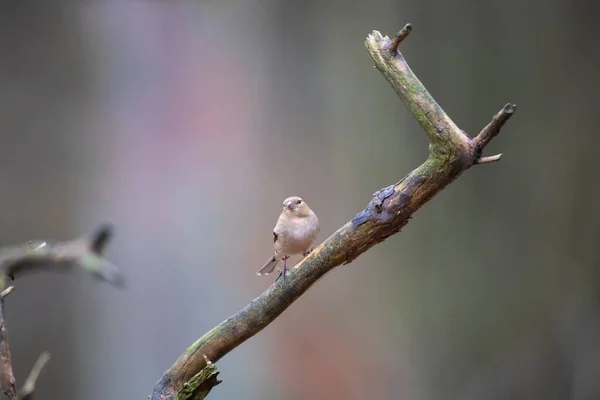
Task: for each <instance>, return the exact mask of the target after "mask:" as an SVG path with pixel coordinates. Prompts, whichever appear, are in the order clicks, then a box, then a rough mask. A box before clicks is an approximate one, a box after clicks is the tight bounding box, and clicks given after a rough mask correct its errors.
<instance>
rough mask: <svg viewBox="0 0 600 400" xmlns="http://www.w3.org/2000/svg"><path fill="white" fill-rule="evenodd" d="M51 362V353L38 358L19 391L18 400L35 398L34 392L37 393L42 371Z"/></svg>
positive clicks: (45, 353) (44, 353)
mask: <svg viewBox="0 0 600 400" xmlns="http://www.w3.org/2000/svg"><path fill="white" fill-rule="evenodd" d="M48 361H50V353H49V352H47V351H45V352H43V353H42V354H40V356H39V357H38V359H37V361H36V362H35V364H34V365H33V368H32V369H31V372H30V373H29V376H28V377H27V379H26V380H25V384H24V385H23V387H22V388H21V390H20V391H19V395H18V397H17V399H16V400H30V399H31V397H32V396H33V392H35V385H36V383H37V381H38V379H39V377H40V374H41V373H42V370H43V369H44V367H45V366H46V364H48Z"/></svg>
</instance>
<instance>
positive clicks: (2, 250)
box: [0, 226, 125, 400]
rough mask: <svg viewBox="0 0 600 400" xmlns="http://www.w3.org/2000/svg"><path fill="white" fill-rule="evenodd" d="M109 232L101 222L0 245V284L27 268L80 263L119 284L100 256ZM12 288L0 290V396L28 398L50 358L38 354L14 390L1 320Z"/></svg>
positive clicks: (56, 267)
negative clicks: (60, 238) (61, 238)
mask: <svg viewBox="0 0 600 400" xmlns="http://www.w3.org/2000/svg"><path fill="white" fill-rule="evenodd" d="M110 236H111V231H110V228H109V227H108V226H103V227H101V228H100V229H98V230H97V231H96V233H95V234H94V235H92V236H91V237H81V238H77V239H73V240H70V241H65V242H56V243H49V242H47V241H31V242H29V243H27V244H22V245H16V246H4V247H0V286H1V287H2V288H4V287H5V284H6V278H10V279H12V280H14V279H15V277H16V276H20V275H23V274H25V273H28V272H34V271H38V270H40V271H41V270H58V271H66V270H69V269H73V268H74V267H80V268H82V269H83V270H85V271H87V272H89V273H91V274H92V275H93V276H95V277H97V278H99V279H103V280H106V281H107V282H110V283H112V284H114V285H117V286H122V285H123V284H124V282H125V280H124V277H123V275H122V274H121V273H120V272H119V270H118V268H117V267H116V266H114V265H113V264H111V263H110V262H108V261H107V260H105V259H104V258H102V251H103V250H104V248H105V247H106V244H107V243H108V240H109V239H110ZM13 290H14V287H13V286H10V287H8V288H6V289H4V290H2V292H1V293H0V400H29V399H31V398H32V396H33V393H34V391H35V386H36V383H37V380H38V378H39V376H40V374H41V372H42V370H43V369H44V367H45V366H46V364H47V363H48V361H49V360H50V353H48V352H44V353H42V354H41V355H40V357H39V358H38V360H37V361H36V363H35V364H34V366H33V368H32V370H31V373H30V374H29V376H28V377H27V379H26V381H25V384H24V385H23V388H22V389H21V391H20V392H19V393H17V391H16V386H15V377H14V374H13V367H12V359H11V354H10V346H9V344H8V331H7V329H6V323H5V321H4V300H5V297H6V296H8V295H9V294H10V293H12V291H13Z"/></svg>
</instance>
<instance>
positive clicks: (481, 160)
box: [473, 153, 502, 164]
mask: <svg viewBox="0 0 600 400" xmlns="http://www.w3.org/2000/svg"><path fill="white" fill-rule="evenodd" d="M501 157H502V153H500V154H496V155H495V156H489V157H481V158H478V159H476V160H475V161H474V162H473V164H489V163H493V162H496V161H500V158H501Z"/></svg>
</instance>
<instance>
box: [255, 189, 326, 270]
mask: <svg viewBox="0 0 600 400" xmlns="http://www.w3.org/2000/svg"><path fill="white" fill-rule="evenodd" d="M319 231H320V227H319V219H318V218H317V215H316V214H315V213H314V212H313V210H311V209H310V207H309V206H308V204H306V202H305V201H304V200H302V199H301V198H300V197H298V196H292V197H288V198H287V199H285V200H284V201H283V210H282V211H281V215H279V219H278V220H277V224H275V228H274V229H273V256H272V257H271V258H270V259H269V261H267V262H266V264H265V265H263V267H262V268H261V269H259V270H258V271H257V272H256V274H257V275H269V274H270V273H271V272H273V270H274V269H275V267H277V264H279V262H280V261H283V269H282V271H281V273H280V275H279V277H281V276H283V277H284V278H285V274H286V272H287V270H288V268H287V260H288V258H290V256H293V255H296V254H302V256H307V255H308V254H310V252H311V251H312V250H313V247H312V246H313V243H314V242H315V239H316V238H317V235H318V234H319ZM279 277H278V278H277V279H279Z"/></svg>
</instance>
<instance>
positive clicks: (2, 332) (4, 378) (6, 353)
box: [0, 296, 17, 400]
mask: <svg viewBox="0 0 600 400" xmlns="http://www.w3.org/2000/svg"><path fill="white" fill-rule="evenodd" d="M16 395H17V389H16V387H15V375H14V374H13V367H12V358H11V355H10V346H9V344H8V330H7V329H6V323H5V322H4V296H2V297H0V400H10V399H14V398H15V396H16Z"/></svg>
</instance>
